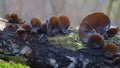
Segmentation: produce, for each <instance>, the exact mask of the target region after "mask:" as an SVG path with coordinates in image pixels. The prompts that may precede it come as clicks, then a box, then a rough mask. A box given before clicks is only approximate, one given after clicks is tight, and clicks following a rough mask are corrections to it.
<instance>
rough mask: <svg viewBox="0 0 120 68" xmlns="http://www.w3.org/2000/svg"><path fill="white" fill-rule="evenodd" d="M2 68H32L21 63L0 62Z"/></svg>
mask: <svg viewBox="0 0 120 68" xmlns="http://www.w3.org/2000/svg"><path fill="white" fill-rule="evenodd" d="M0 68H30V67H29V66H26V65H23V64H20V63H14V62H0Z"/></svg>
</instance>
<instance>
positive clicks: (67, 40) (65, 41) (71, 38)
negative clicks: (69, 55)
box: [48, 28, 83, 50]
mask: <svg viewBox="0 0 120 68" xmlns="http://www.w3.org/2000/svg"><path fill="white" fill-rule="evenodd" d="M48 41H49V43H50V44H52V45H54V46H62V47H64V48H67V49H71V50H77V49H80V48H82V47H83V44H82V42H81V41H80V39H79V37H78V31H77V30H76V29H73V28H72V29H69V30H68V33H67V34H66V35H60V34H58V35H56V36H55V37H48Z"/></svg>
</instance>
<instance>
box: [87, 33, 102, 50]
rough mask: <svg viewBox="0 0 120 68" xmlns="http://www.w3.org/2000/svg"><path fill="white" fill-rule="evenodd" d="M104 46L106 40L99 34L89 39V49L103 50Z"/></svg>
mask: <svg viewBox="0 0 120 68" xmlns="http://www.w3.org/2000/svg"><path fill="white" fill-rule="evenodd" d="M103 46H104V39H103V37H102V36H100V35H99V34H93V35H92V36H90V37H89V39H88V43H87V47H90V48H93V49H101V48H102V47H103Z"/></svg>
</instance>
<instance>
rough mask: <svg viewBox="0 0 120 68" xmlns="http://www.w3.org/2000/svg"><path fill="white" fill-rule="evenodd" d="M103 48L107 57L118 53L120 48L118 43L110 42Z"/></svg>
mask: <svg viewBox="0 0 120 68" xmlns="http://www.w3.org/2000/svg"><path fill="white" fill-rule="evenodd" d="M102 50H103V52H104V55H105V56H106V57H112V56H113V55H114V54H116V53H117V51H118V48H117V46H116V45H114V44H111V43H109V44H107V45H105V46H104V47H103V49H102Z"/></svg>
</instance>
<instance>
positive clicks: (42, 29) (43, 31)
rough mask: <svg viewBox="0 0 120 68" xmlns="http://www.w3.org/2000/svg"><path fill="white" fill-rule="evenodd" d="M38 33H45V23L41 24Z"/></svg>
mask: <svg viewBox="0 0 120 68" xmlns="http://www.w3.org/2000/svg"><path fill="white" fill-rule="evenodd" d="M40 33H42V34H47V23H43V24H42V25H41V29H40Z"/></svg>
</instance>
